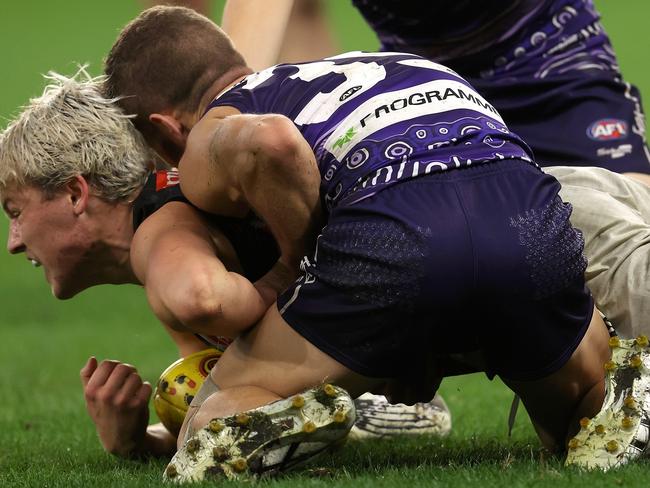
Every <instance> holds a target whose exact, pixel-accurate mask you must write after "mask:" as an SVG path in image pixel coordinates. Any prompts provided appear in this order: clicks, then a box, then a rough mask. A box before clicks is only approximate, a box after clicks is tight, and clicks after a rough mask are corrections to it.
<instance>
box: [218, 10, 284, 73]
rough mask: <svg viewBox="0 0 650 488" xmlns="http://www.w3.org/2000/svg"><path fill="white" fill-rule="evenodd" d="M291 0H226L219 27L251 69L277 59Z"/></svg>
mask: <svg viewBox="0 0 650 488" xmlns="http://www.w3.org/2000/svg"><path fill="white" fill-rule="evenodd" d="M292 7H293V0H273V1H269V0H245V1H242V0H234V1H233V0H230V1H228V2H226V5H225V6H224V10H223V19H222V27H223V30H224V31H226V33H227V34H228V35H229V36H230V38H231V39H232V41H233V43H234V44H235V47H236V48H237V50H238V51H239V52H240V53H241V54H242V55H243V56H244V59H245V60H246V62H247V64H248V65H249V66H250V67H251V68H253V69H254V70H255V71H259V70H262V69H264V68H268V67H269V66H271V65H274V64H276V63H277V62H278V57H279V55H280V50H281V48H282V45H283V42H284V32H285V31H286V29H287V24H288V22H289V17H290V16H291V9H292Z"/></svg>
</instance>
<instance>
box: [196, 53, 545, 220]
mask: <svg viewBox="0 0 650 488" xmlns="http://www.w3.org/2000/svg"><path fill="white" fill-rule="evenodd" d="M218 106H231V107H234V108H236V109H238V110H239V111H240V112H242V113H259V114H262V113H277V114H282V115H285V116H287V117H288V118H289V119H291V120H292V121H293V122H294V123H295V125H296V126H297V127H298V129H299V130H300V132H301V133H302V135H303V137H304V138H305V139H306V141H307V142H308V143H309V145H310V146H311V148H312V149H313V151H314V153H315V155H316V160H317V163H318V166H319V170H320V174H321V195H323V198H324V200H325V203H326V205H327V207H328V208H331V207H332V206H334V205H336V204H337V203H340V202H345V203H354V202H356V201H359V200H360V199H363V198H366V197H368V196H370V195H372V194H374V193H376V192H377V191H379V190H380V189H381V188H385V187H386V186H388V185H392V184H394V183H395V182H398V181H400V180H405V179H409V178H414V177H417V176H420V175H424V174H428V173H432V172H438V171H445V170H449V169H452V168H459V167H465V166H470V165H476V164H482V163H486V162H491V161H496V160H500V159H523V160H525V161H528V162H532V157H531V155H530V152H529V151H530V150H529V149H528V147H527V146H526V145H525V143H523V142H522V141H521V139H520V138H519V137H517V136H516V135H515V134H513V133H511V132H510V131H509V130H508V128H507V127H506V125H505V124H504V122H503V120H502V119H501V117H500V115H499V114H498V112H497V111H496V110H495V109H494V107H493V106H492V105H490V103H489V102H487V101H486V100H484V99H483V97H481V96H480V95H479V94H478V93H477V92H476V91H475V90H474V89H473V88H472V87H471V86H470V85H469V84H468V83H467V82H466V81H465V80H463V79H462V78H461V77H460V76H459V75H457V74H456V73H455V72H454V71H452V70H450V69H449V68H446V67H444V66H442V65H439V64H437V63H434V62H432V61H429V60H426V59H423V58H420V57H418V56H414V55H411V54H403V53H362V52H353V53H345V54H341V55H339V56H334V57H331V58H326V59H324V60H321V61H315V62H310V63H302V64H284V65H278V66H273V67H271V68H268V69H266V70H264V71H261V72H259V73H254V74H252V75H250V76H248V77H246V78H244V79H243V80H242V81H241V82H240V83H238V84H237V85H235V86H234V87H233V88H231V89H230V90H228V91H226V92H225V93H223V94H222V95H221V96H219V97H218V98H216V99H215V100H213V101H212V103H211V104H210V105H209V106H208V110H209V109H211V108H214V107H218ZM522 164H523V163H522Z"/></svg>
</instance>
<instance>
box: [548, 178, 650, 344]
mask: <svg viewBox="0 0 650 488" xmlns="http://www.w3.org/2000/svg"><path fill="white" fill-rule="evenodd" d="M544 171H545V172H547V173H550V174H551V175H553V176H555V177H556V178H557V179H558V180H559V181H560V183H561V184H562V189H561V190H560V196H561V197H562V199H563V200H564V201H566V202H569V203H571V204H572V205H573V214H572V215H571V217H570V219H571V223H572V224H573V226H574V227H576V228H578V229H580V230H581V231H582V232H583V234H584V237H585V254H586V256H587V259H588V261H589V264H588V266H587V271H586V272H585V278H586V280H587V285H588V286H589V288H590V289H591V292H592V294H593V295H594V300H595V302H596V305H597V307H598V308H599V309H600V310H601V311H602V312H603V313H604V314H605V315H606V316H607V318H609V319H610V320H611V321H612V323H613V325H614V327H615V328H616V330H617V331H618V333H619V334H620V335H621V336H623V337H636V336H637V335H639V334H646V335H650V186H647V185H645V184H643V183H640V182H638V181H636V180H633V179H631V178H628V177H626V176H622V175H620V174H617V173H612V172H610V171H607V170H605V169H602V168H592V167H566V166H555V167H548V168H544Z"/></svg>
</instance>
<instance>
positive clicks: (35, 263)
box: [29, 259, 41, 268]
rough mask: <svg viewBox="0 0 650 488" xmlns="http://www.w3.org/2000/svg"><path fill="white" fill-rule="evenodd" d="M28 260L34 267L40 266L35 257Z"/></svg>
mask: <svg viewBox="0 0 650 488" xmlns="http://www.w3.org/2000/svg"><path fill="white" fill-rule="evenodd" d="M29 262H30V263H32V266H34V267H35V268H38V267H39V266H41V263H40V262H38V261H36V259H30V260H29Z"/></svg>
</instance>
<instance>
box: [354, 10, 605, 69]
mask: <svg viewBox="0 0 650 488" xmlns="http://www.w3.org/2000/svg"><path fill="white" fill-rule="evenodd" d="M353 3H354V4H355V6H356V7H357V8H358V9H359V10H360V12H361V13H362V15H363V16H364V17H365V18H366V20H367V22H368V23H369V24H370V26H371V27H372V28H373V29H374V30H375V32H376V33H377V35H378V37H379V40H380V42H381V46H382V49H383V50H386V51H403V52H412V53H415V54H419V55H422V56H425V57H427V58H429V59H433V60H435V61H439V62H445V63H447V64H448V65H449V66H451V67H452V68H454V69H456V70H458V71H459V72H461V73H463V75H464V76H468V77H473V76H479V75H480V77H481V78H484V79H490V78H494V79H499V80H501V79H503V78H507V77H508V76H515V75H516V76H533V77H535V78H545V77H546V76H548V75H549V73H553V72H555V73H558V74H562V73H565V72H567V71H569V70H572V69H579V70H585V69H591V70H614V71H617V69H618V68H617V66H616V58H615V57H614V54H613V51H612V50H611V46H610V45H609V39H608V38H607V35H606V34H605V32H604V30H603V28H602V26H601V24H600V22H599V19H600V15H599V14H598V12H597V11H596V9H595V7H594V5H593V1H592V0H497V1H494V2H490V5H489V8H488V7H487V6H483V7H477V2H471V1H469V0H453V1H452V0H438V1H433V2H420V1H413V0H399V1H397V0H353Z"/></svg>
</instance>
